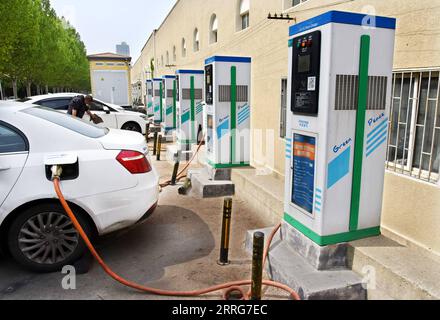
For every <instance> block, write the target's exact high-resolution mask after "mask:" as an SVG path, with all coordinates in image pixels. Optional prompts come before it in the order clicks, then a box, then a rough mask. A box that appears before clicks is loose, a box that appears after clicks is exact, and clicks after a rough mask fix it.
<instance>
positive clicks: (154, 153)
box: [153, 132, 157, 156]
mask: <svg viewBox="0 0 440 320" xmlns="http://www.w3.org/2000/svg"><path fill="white" fill-rule="evenodd" d="M156 153H157V132H155V133H154V141H153V156H155V155H156Z"/></svg>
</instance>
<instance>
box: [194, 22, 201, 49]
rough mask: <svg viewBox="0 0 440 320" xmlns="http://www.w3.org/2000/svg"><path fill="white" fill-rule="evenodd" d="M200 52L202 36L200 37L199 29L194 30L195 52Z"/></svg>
mask: <svg viewBox="0 0 440 320" xmlns="http://www.w3.org/2000/svg"><path fill="white" fill-rule="evenodd" d="M199 50H200V35H199V29H197V28H196V29H195V30H194V52H197V51H199Z"/></svg>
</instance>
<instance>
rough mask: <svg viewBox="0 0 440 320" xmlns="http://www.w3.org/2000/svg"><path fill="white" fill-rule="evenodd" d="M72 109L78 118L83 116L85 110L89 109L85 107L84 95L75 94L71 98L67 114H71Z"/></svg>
mask: <svg viewBox="0 0 440 320" xmlns="http://www.w3.org/2000/svg"><path fill="white" fill-rule="evenodd" d="M73 110H76V116H77V117H78V118H81V119H82V117H84V114H85V113H86V111H88V110H89V107H87V105H86V102H85V99H84V96H77V97H75V98H73V99H72V101H71V102H70V104H69V109H68V111H67V113H68V114H72V113H73Z"/></svg>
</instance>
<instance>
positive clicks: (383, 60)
mask: <svg viewBox="0 0 440 320" xmlns="http://www.w3.org/2000/svg"><path fill="white" fill-rule="evenodd" d="M395 27H396V20H395V19H393V18H387V17H378V16H368V15H365V14H358V13H349V12H340V11H330V12H327V13H324V14H322V15H320V16H317V17H314V18H312V19H309V20H307V21H303V22H300V23H297V24H295V25H293V26H291V27H290V32H289V33H290V39H289V48H288V49H289V67H288V68H289V69H288V72H289V73H288V75H289V76H288V95H287V101H288V107H287V133H286V134H287V138H286V166H285V196H284V220H283V222H282V227H281V234H280V238H281V241H280V242H279V243H278V245H277V246H276V248H273V249H272V250H271V252H270V254H269V255H270V259H269V261H270V272H271V276H272V278H273V279H274V280H277V281H281V282H284V283H286V284H288V285H290V286H291V287H292V288H294V289H297V290H298V291H299V292H300V295H301V296H302V297H303V298H304V299H366V297H367V291H366V289H365V286H363V284H362V279H361V278H360V277H359V276H358V275H357V274H355V273H354V272H353V271H351V270H347V268H348V260H349V259H348V248H349V247H348V244H347V242H349V241H353V240H358V239H362V238H366V237H373V236H377V235H379V234H380V218H381V209H382V195H383V187H384V172H385V160H386V145H387V137H388V124H389V119H388V114H389V109H390V103H391V84H392V68H393V55H394V38H395ZM293 270H295V271H294V272H293ZM329 270H331V272H329Z"/></svg>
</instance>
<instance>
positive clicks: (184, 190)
mask: <svg viewBox="0 0 440 320" xmlns="http://www.w3.org/2000/svg"><path fill="white" fill-rule="evenodd" d="M189 188H191V179H190V178H186V179H185V182H184V184H183V186H182V187H180V188H179V190H177V192H178V193H179V194H180V195H182V196H184V195H186V194H187V193H188V190H189Z"/></svg>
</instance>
